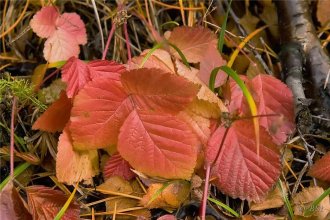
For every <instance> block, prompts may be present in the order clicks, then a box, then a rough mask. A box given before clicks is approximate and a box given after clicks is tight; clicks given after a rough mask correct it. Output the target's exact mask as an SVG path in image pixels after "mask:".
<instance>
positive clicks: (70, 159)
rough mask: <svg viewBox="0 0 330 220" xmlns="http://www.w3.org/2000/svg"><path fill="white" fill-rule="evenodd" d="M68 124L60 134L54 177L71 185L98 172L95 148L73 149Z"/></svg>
mask: <svg viewBox="0 0 330 220" xmlns="http://www.w3.org/2000/svg"><path fill="white" fill-rule="evenodd" d="M68 127H69V126H68V125H67V127H66V128H64V130H63V133H62V134H61V136H60V138H59V141H58V147H57V150H58V151H57V156H56V177H57V179H58V181H59V182H65V183H67V184H70V185H73V184H75V183H77V182H80V181H81V180H91V179H92V177H93V176H95V175H97V174H98V172H99V168H98V165H99V160H98V153H97V151H96V150H88V151H74V150H73V146H72V140H71V137H70V132H69V130H68Z"/></svg>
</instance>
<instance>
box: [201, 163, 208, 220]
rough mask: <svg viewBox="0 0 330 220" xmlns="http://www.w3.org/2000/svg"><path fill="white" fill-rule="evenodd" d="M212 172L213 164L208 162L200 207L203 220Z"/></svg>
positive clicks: (203, 219)
mask: <svg viewBox="0 0 330 220" xmlns="http://www.w3.org/2000/svg"><path fill="white" fill-rule="evenodd" d="M210 172H211V164H210V163H208V162H206V176H205V183H204V192H203V199H202V205H201V207H200V217H201V218H202V220H205V214H206V203H207V197H208V195H209V185H210Z"/></svg>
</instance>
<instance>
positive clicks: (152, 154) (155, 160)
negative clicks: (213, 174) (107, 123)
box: [117, 110, 197, 179]
mask: <svg viewBox="0 0 330 220" xmlns="http://www.w3.org/2000/svg"><path fill="white" fill-rule="evenodd" d="M117 148H118V151H119V153H120V154H121V155H122V157H123V158H124V159H126V160H127V161H128V162H129V163H130V164H131V165H132V166H133V167H134V168H135V169H137V170H138V171H141V172H144V173H146V174H147V175H150V176H158V177H163V178H168V179H180V178H182V179H189V178H190V177H191V175H192V173H193V171H194V168H195V166H196V160H197V139H196V137H195V135H194V134H193V133H192V132H191V131H190V128H189V127H188V126H187V125H186V124H185V123H184V122H183V121H181V120H179V119H178V118H176V117H175V116H171V115H166V114H161V113H153V112H147V111H136V110H133V111H132V112H131V113H130V115H129V116H128V118H127V119H126V121H125V123H124V124H123V126H122V127H121V129H120V134H119V141H118V146H117Z"/></svg>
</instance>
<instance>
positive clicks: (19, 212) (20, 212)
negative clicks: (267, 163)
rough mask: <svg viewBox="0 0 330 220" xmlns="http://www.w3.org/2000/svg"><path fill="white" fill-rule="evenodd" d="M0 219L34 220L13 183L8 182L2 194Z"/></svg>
mask: <svg viewBox="0 0 330 220" xmlns="http://www.w3.org/2000/svg"><path fill="white" fill-rule="evenodd" d="M0 219H3V220H6V219H8V220H9V219H10V220H29V219H32V216H31V214H30V213H29V211H28V210H27V209H26V207H25V206H24V204H23V201H22V199H21V196H20V195H19V194H18V192H17V190H16V188H15V187H14V185H13V182H12V181H10V182H8V183H7V185H6V186H5V187H4V188H3V189H2V190H1V192H0Z"/></svg>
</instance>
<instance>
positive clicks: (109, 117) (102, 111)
mask: <svg viewBox="0 0 330 220" xmlns="http://www.w3.org/2000/svg"><path fill="white" fill-rule="evenodd" d="M122 81H123V83H124V86H122V85H121V83H120V82H118V81H116V80H114V79H111V78H104V77H103V78H96V79H95V80H93V81H92V82H90V83H88V84H87V85H86V86H85V87H84V88H83V89H82V90H81V91H80V92H79V94H78V95H77V96H76V98H75V100H74V106H73V109H72V112H71V126H70V131H71V132H72V138H73V140H74V148H76V149H79V150H88V149H96V148H104V147H107V146H109V145H114V144H116V143H117V140H118V146H117V147H118V151H119V152H120V154H121V156H122V157H123V158H124V159H125V160H127V161H128V162H129V163H130V165H131V166H132V167H133V168H134V169H138V170H139V171H141V172H145V173H146V174H147V175H151V176H152V175H153V176H160V177H168V178H185V179H188V178H189V177H190V176H191V174H192V172H193V169H194V168H195V165H196V158H197V144H198V141H197V139H196V137H195V135H194V134H193V133H192V131H191V130H190V128H189V126H188V125H186V123H185V122H183V121H181V120H180V119H178V118H177V117H176V116H172V115H169V114H168V113H166V112H171V113H176V114H177V113H178V112H179V111H180V110H182V109H184V108H185V106H187V105H188V104H189V102H191V101H192V99H193V97H194V96H195V95H196V93H197V91H198V87H197V86H196V85H194V84H193V83H189V82H188V81H186V80H185V79H183V78H181V77H178V76H175V75H172V74H169V73H164V72H162V71H161V70H157V69H145V68H143V69H139V70H132V71H127V72H124V73H123V74H122ZM164 85H165V86H164ZM124 88H125V89H124ZM124 90H126V91H127V92H129V93H130V94H129V95H128V94H126V93H125V91H124ZM162 99H164V100H162ZM155 110H159V111H158V112H156V111H155ZM119 128H120V134H119V137H118V133H119ZM117 138H118V139H117ZM146 156H147V158H146ZM158 157H161V158H158ZM141 159H142V160H141ZM157 160H161V161H160V162H161V163H163V164H161V166H158V168H153V167H154V165H155V163H156V161H157ZM141 161H142V162H141ZM157 163H158V162H157Z"/></svg>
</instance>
